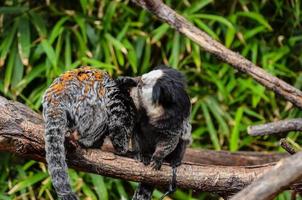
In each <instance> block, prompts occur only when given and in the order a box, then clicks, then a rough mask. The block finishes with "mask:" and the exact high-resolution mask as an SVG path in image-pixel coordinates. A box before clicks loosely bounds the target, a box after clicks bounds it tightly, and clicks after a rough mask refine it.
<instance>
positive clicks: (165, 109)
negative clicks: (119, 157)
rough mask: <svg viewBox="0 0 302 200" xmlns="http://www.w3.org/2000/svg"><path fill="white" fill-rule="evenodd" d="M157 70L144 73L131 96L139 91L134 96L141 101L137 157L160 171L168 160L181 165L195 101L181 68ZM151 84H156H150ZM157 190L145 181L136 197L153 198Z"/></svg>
mask: <svg viewBox="0 0 302 200" xmlns="http://www.w3.org/2000/svg"><path fill="white" fill-rule="evenodd" d="M154 70H160V71H153V72H154V73H152V71H151V72H150V73H147V74H145V75H143V76H142V78H141V80H140V81H139V83H138V87H137V91H134V92H132V93H131V96H133V94H135V95H134V96H133V99H134V101H137V102H136V106H137V109H138V124H137V131H135V133H134V139H133V141H134V146H135V148H136V149H137V151H138V152H139V153H138V155H137V158H138V159H139V160H140V161H142V162H143V163H144V164H145V165H149V164H151V166H152V167H153V168H154V169H156V170H159V169H160V168H161V165H162V163H163V162H168V163H169V164H170V165H171V166H172V167H173V168H176V167H177V166H179V165H180V164H181V160H182V158H183V155H184V152H185V149H186V146H187V144H188V143H190V140H191V133H190V132H191V125H190V124H189V115H190V110H191V103H190V99H189V96H188V94H187V93H186V82H185V78H184V76H183V75H182V74H181V73H180V72H179V71H177V70H175V69H172V68H169V67H167V66H159V67H157V68H155V69H154ZM152 76H154V78H155V79H156V80H155V81H154V80H153V77H152ZM157 76H159V77H157ZM151 83H154V85H151V86H150V85H148V84H151ZM149 87H152V89H153V90H152V100H151V101H148V99H147V100H146V96H147V97H148V96H149V95H146V94H147V92H145V93H144V88H146V89H145V91H150V90H148V88H149ZM149 102H151V104H148V103H149ZM150 108H151V110H150ZM154 110H156V111H158V112H154ZM175 173H176V172H175ZM171 184H172V185H175V183H171ZM174 189H175V187H174V188H173V187H171V189H170V190H171V191H172V190H174ZM153 190H154V187H153V186H151V185H148V184H144V183H141V184H140V185H139V188H138V189H137V190H136V192H135V194H134V196H133V200H149V199H151V197H152V191H153Z"/></svg>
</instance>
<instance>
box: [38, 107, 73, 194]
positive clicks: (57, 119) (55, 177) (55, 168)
mask: <svg viewBox="0 0 302 200" xmlns="http://www.w3.org/2000/svg"><path fill="white" fill-rule="evenodd" d="M43 116H44V120H45V151H46V161H47V164H48V171H49V174H50V176H51V179H52V184H53V186H54V188H55V190H56V192H57V194H58V196H59V198H60V199H61V200H78V198H77V196H76V195H75V194H74V193H73V192H72V190H71V186H70V183H69V177H68V172H67V164H66V156H65V147H64V140H65V133H66V131H67V116H66V112H65V111H64V110H63V109H60V108H59V107H56V109H51V108H46V109H44V110H43Z"/></svg>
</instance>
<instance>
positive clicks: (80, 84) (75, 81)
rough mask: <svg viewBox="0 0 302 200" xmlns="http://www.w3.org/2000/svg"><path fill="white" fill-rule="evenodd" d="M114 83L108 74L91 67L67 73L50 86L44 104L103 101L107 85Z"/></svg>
mask: <svg viewBox="0 0 302 200" xmlns="http://www.w3.org/2000/svg"><path fill="white" fill-rule="evenodd" d="M112 81H113V80H112V79H111V77H110V76H109V75H108V73H106V72H105V71H102V70H98V69H93V68H91V67H81V68H79V69H74V70H71V71H67V72H65V73H64V74H62V75H61V76H59V77H58V78H56V79H55V80H54V82H53V83H52V84H51V85H50V87H49V88H48V89H47V91H46V92H45V95H44V98H43V102H48V103H49V104H53V105H60V104H64V103H65V104H66V103H67V104H70V103H72V102H75V101H81V100H84V99H91V100H97V99H102V98H103V97H104V94H105V86H106V84H109V85H110V82H112ZM66 106H67V105H66Z"/></svg>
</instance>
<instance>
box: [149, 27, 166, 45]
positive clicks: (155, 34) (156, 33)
mask: <svg viewBox="0 0 302 200" xmlns="http://www.w3.org/2000/svg"><path fill="white" fill-rule="evenodd" d="M169 29H170V26H169V25H168V24H162V25H160V26H159V27H158V28H156V29H154V30H153V31H152V32H151V35H152V41H151V42H152V43H155V42H157V41H159V40H160V39H161V38H162V37H163V36H164V35H166V34H167V31H168V30H169Z"/></svg>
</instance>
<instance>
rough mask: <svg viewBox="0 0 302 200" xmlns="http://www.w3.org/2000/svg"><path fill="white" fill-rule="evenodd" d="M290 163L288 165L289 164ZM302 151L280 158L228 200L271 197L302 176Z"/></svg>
mask: <svg viewBox="0 0 302 200" xmlns="http://www.w3.org/2000/svg"><path fill="white" fill-rule="evenodd" d="M289 163H290V165H289ZM291 166H294V167H291ZM301 171H302V152H298V153H296V154H294V155H292V156H290V157H288V158H285V159H282V160H280V161H279V162H278V163H277V164H276V165H275V166H274V167H273V168H271V169H270V170H268V171H267V172H266V173H264V174H263V175H262V176H261V177H259V178H258V179H256V180H255V181H254V182H252V183H251V184H250V185H249V186H247V187H246V188H244V189H243V190H242V191H240V192H239V193H238V194H236V195H235V196H233V197H232V198H231V199H230V200H242V199H244V200H254V199H258V200H261V199H272V198H273V197H275V196H276V195H277V194H278V193H279V192H280V191H282V190H284V189H285V188H287V187H288V185H291V184H293V183H295V182H297V181H299V180H300V179H301V178H302V174H301Z"/></svg>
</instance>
